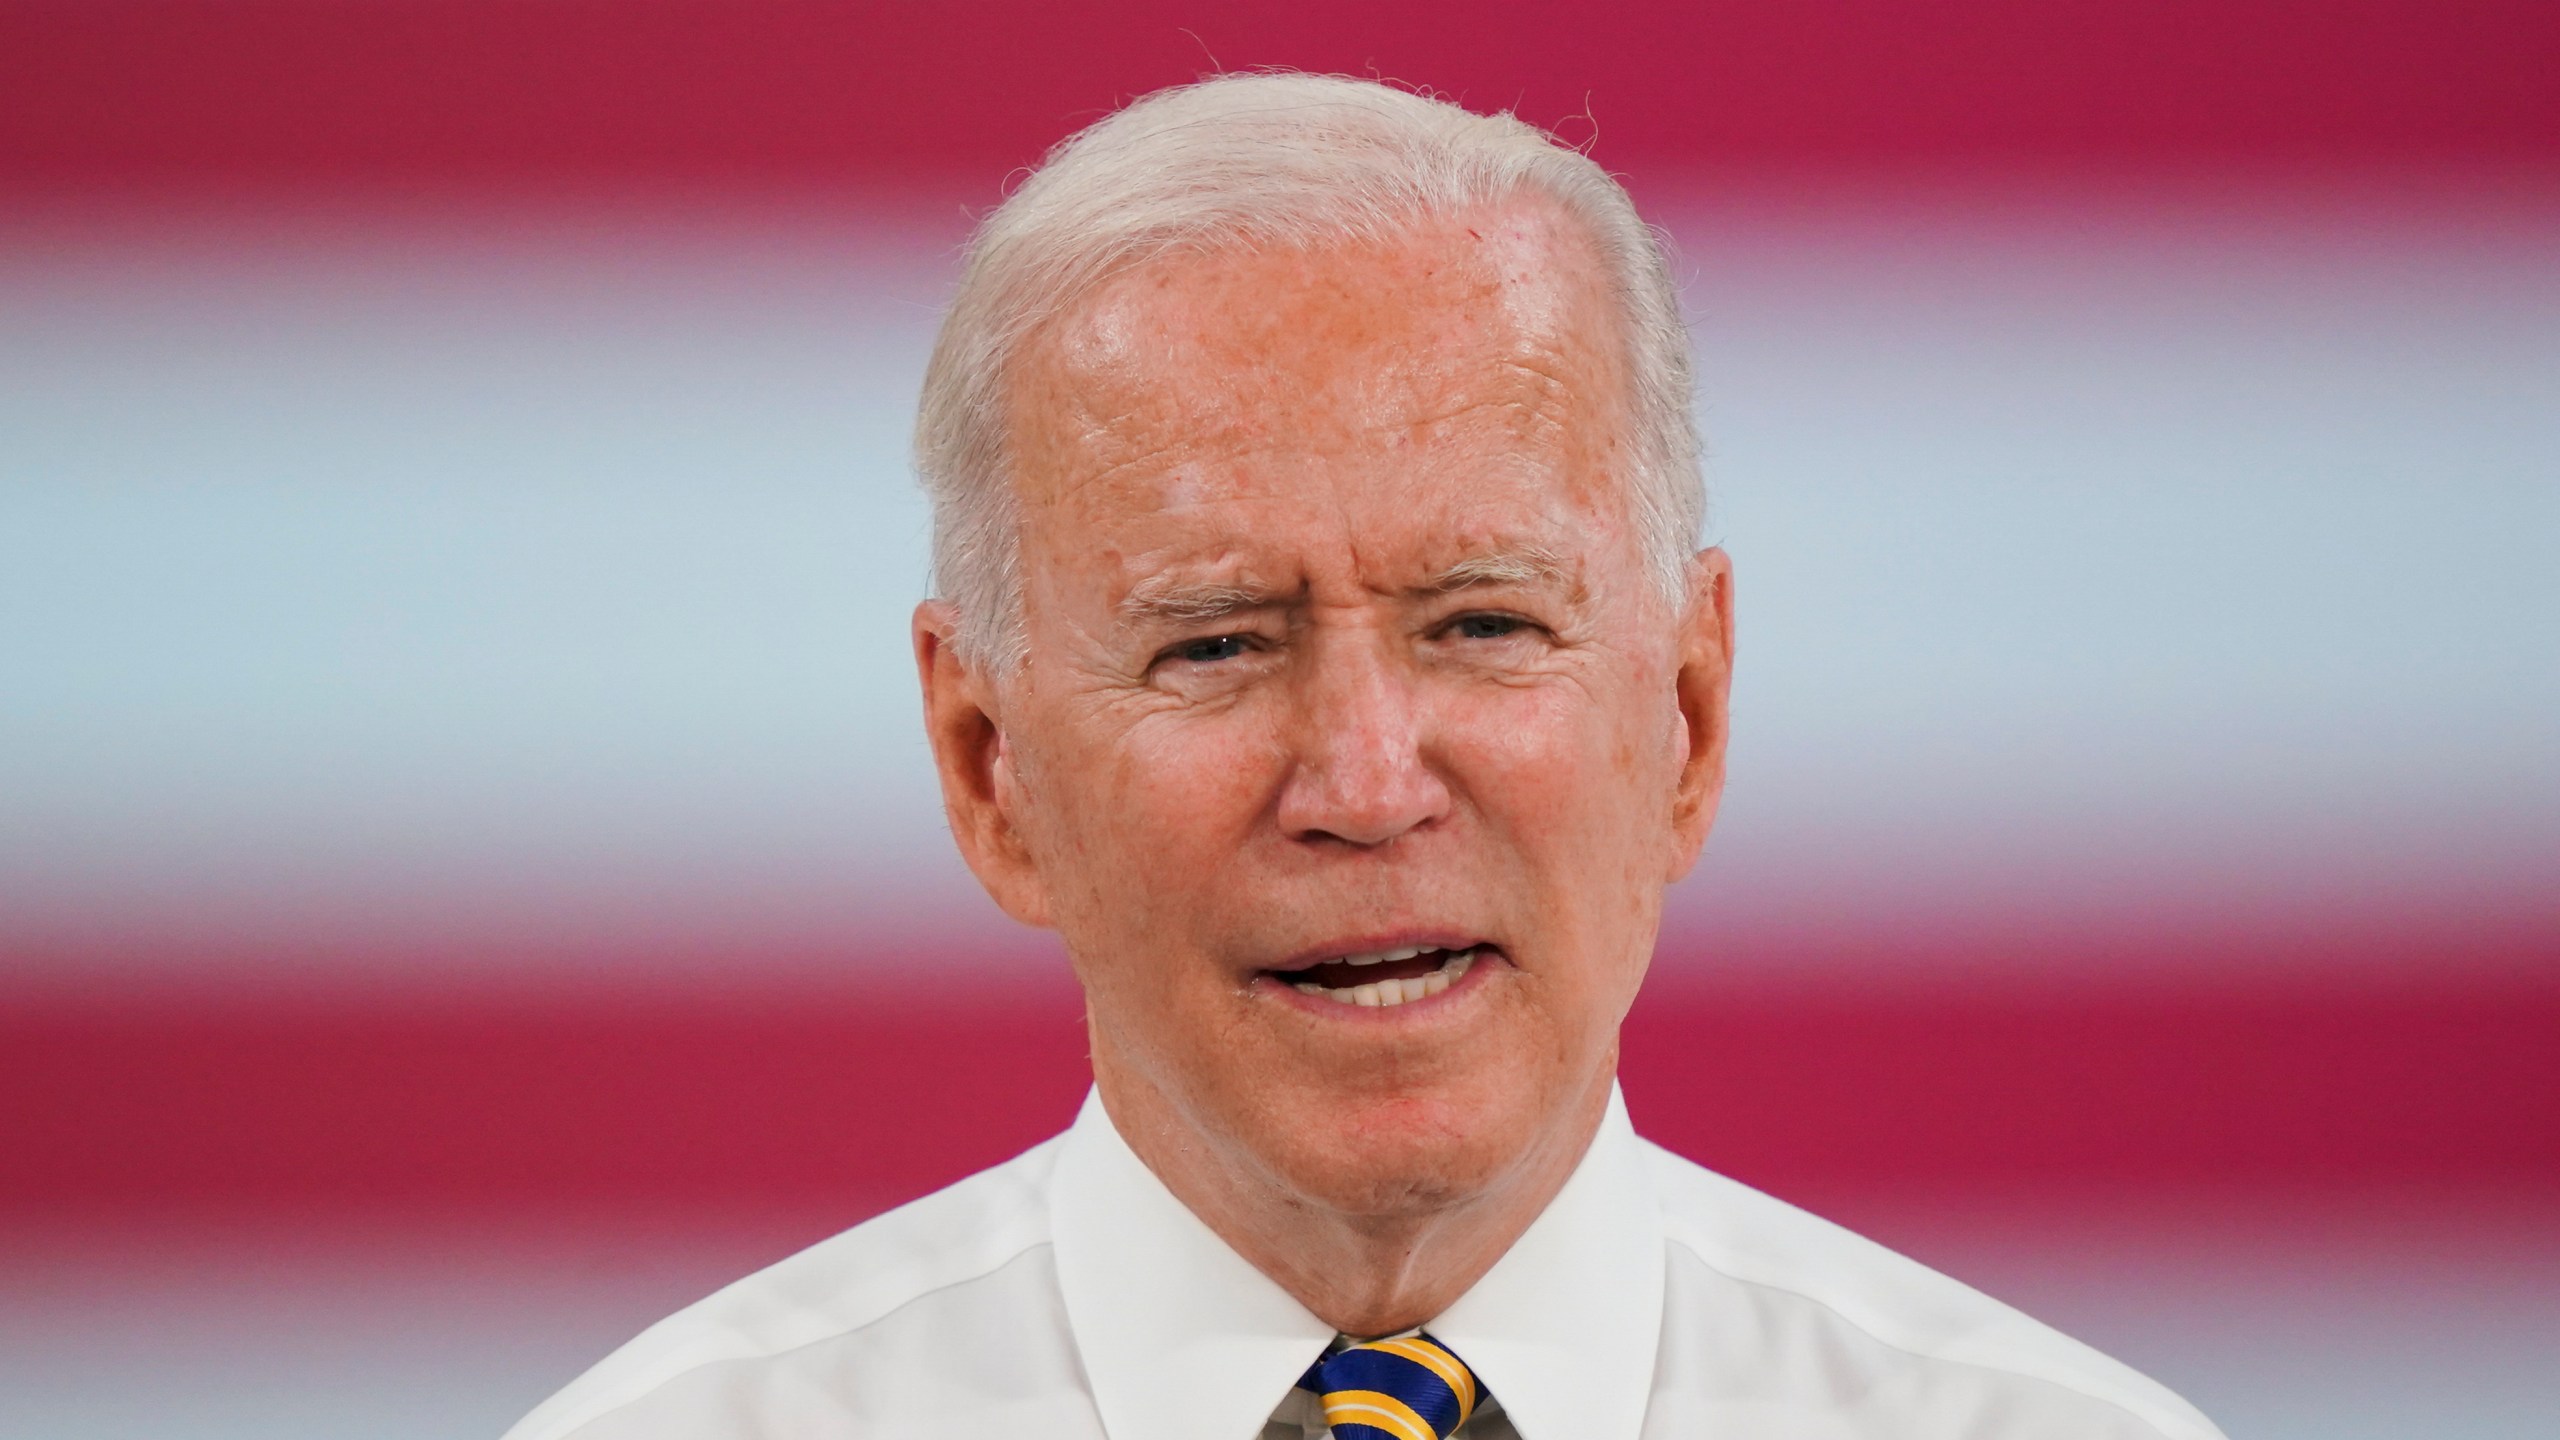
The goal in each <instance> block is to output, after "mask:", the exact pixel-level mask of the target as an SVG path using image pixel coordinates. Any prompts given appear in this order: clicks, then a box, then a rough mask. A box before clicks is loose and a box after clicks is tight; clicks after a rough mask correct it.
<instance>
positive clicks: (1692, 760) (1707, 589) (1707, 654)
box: [1664, 547, 1733, 880]
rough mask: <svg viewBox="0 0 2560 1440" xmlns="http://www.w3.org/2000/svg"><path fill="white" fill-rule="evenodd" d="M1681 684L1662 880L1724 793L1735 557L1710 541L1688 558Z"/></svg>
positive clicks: (1702, 839) (1687, 863) (1697, 842)
mask: <svg viewBox="0 0 2560 1440" xmlns="http://www.w3.org/2000/svg"><path fill="white" fill-rule="evenodd" d="M1673 684H1674V686H1675V688H1676V689H1677V690H1678V692H1679V699H1680V721H1681V734H1682V736H1683V739H1684V741H1685V743H1684V745H1683V747H1682V756H1681V762H1680V780H1679V786H1678V789H1677V790H1675V791H1674V792H1673V795H1672V803H1671V824H1672V835H1673V845H1672V861H1671V871H1670V873H1669V874H1668V875H1667V876H1665V877H1664V878H1665V879H1666V880H1677V879H1679V878H1680V877H1681V876H1683V875H1686V874H1688V873H1689V869H1690V867H1691V866H1693V865H1695V864H1697V863H1698V852H1699V851H1700V850H1702V849H1704V848H1705V846H1706V843H1707V831H1708V830H1709V829H1711V828H1712V827H1713V826H1714V825H1715V821H1716V806H1717V804H1718V802H1720V801H1721V800H1723V798H1724V746H1725V736H1726V734H1727V732H1728V731H1729V730H1730V728H1731V716H1732V695H1733V562H1732V561H1731V560H1730V559H1728V558H1727V557H1726V555H1725V553H1724V551H1722V550H1720V549H1716V548H1713V547H1709V548H1708V549H1705V550H1701V551H1699V552H1698V553H1697V554H1696V555H1694V556H1692V557H1690V560H1689V585H1688V605H1687V608H1686V609H1685V610H1684V611H1683V612H1682V614H1681V617H1680V673H1679V676H1678V678H1677V679H1676V680H1675V681H1674V682H1673Z"/></svg>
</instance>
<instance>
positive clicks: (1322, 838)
mask: <svg viewBox="0 0 2560 1440" xmlns="http://www.w3.org/2000/svg"><path fill="white" fill-rule="evenodd" d="M1008 381H1009V388H1010V398H1011V421H1012V430H1011V435H1012V437H1013V441H1014V454H1013V459H1014V468H1015V471H1016V475H1017V477H1018V478H1017V483H1018V486H1019V494H1020V499H1021V505H1022V515H1023V529H1022V546H1023V551H1022V575H1023V589H1024V626H1025V629H1024V634H1025V638H1026V640H1027V642H1028V655H1027V659H1026V660H1025V662H1024V663H1023V665H1022V666H1021V667H1020V668H1019V669H1017V670H1014V671H1011V672H1008V673H1004V674H1000V675H991V674H988V673H985V672H983V671H982V670H980V669H978V668H976V667H974V666H972V665H970V664H969V663H967V662H965V661H964V659H963V658H962V657H961V656H960V655H959V654H958V653H957V652H955V651H954V650H953V649H952V647H951V645H950V643H949V637H950V636H951V635H952V633H953V631H954V623H953V617H952V616H951V615H950V613H949V612H948V610H947V609H946V608H945V607H943V606H942V605H941V604H940V603H938V602H927V603H926V604H925V605H923V606H921V607H919V609H918V611H917V615H916V627H915V638H916V653H917V660H918V666H919V670H920V673H921V674H922V677H923V680H924V684H925V691H926V718H927V724H928V727H929V729H930V730H931V733H932V738H933V742H934V748H935V753H936V758H937V762H938V764H939V766H940V768H941V772H942V779H943V785H944V793H945V797H946V800H947V802H948V808H949V812H950V815H951V819H952V826H953V831H954V833H955V835H956V836H957V837H958V838H959V841H960V844H961V848H962V850H963V852H964V854H966V856H967V857H968V860H969V863H970V865H971V867H972V869H973V870H975V871H976V873H977V874H978V876H979V878H980V879H981V880H982V881H983V882H984V883H985V884H986V886H987V888H988V890H989V892H990V893H991V894H993V895H994V896H995V898H996V900H997V901H998V903H1000V904H1001V905H1003V906H1004V907H1005V909H1006V910H1007V911H1008V912H1010V913H1011V914H1013V915H1014V916H1015V917H1017V918H1019V919H1021V920H1024V921H1026V922H1028V923H1031V924H1035V925H1047V926H1054V927H1055V928H1056V929H1057V930H1058V931H1059V933H1060V934H1061V936H1062V937H1063V938H1064V939H1065V941H1066V944H1067V948H1068V951H1069V954H1070V955H1071V957H1072V959H1073V962H1074V964H1075V967H1076V973H1077V976H1078V978H1079V979H1080V981H1081V982H1082V983H1083V986H1084V988H1085V992H1086V996H1087V1008H1088V1015H1089V1022H1090V1026H1091V1031H1092V1044H1093V1059H1094V1071H1095V1078H1096V1083H1097V1085H1098V1086H1099V1087H1100V1090H1101V1094H1102V1098H1103V1102H1104V1104H1105V1105H1106V1106H1107V1107H1108V1109H1109V1110H1110V1112H1111V1115H1112V1118H1113V1119H1114V1121H1115V1122H1116V1123H1117V1124H1118V1126H1119V1128H1120V1129H1121V1131H1122V1132H1123V1133H1124V1134H1125V1135H1126V1136H1127V1137H1128V1138H1129V1142H1130V1144H1131V1145H1132V1147H1133V1148H1135V1149H1136V1150H1137V1152H1138V1153H1139V1155H1140V1156H1141V1157H1142V1158H1143V1159H1144V1160H1146V1162H1147V1163H1148V1165H1149V1166H1150V1167H1151V1168H1152V1169H1153V1170H1155V1172H1156V1173H1157V1174H1158V1175H1160V1176H1162V1177H1163V1178H1164V1180H1165V1183H1166V1184H1167V1185H1168V1186H1169V1187H1170V1188H1171V1189H1172V1190H1173V1191H1174V1193H1175V1194H1176V1195H1178V1196H1179V1197H1180V1198H1181V1199H1182V1200H1183V1201H1184V1202H1185V1203H1186V1204H1187V1205H1189V1206H1190V1207H1191V1209H1192V1210H1193V1211H1194V1212H1195V1213H1197V1214H1199V1215H1200V1216H1201V1217H1202V1218H1203V1219H1204V1220H1205V1221H1207V1222H1208V1223H1209V1224H1210V1226H1211V1227H1212V1228H1214V1229H1216V1230H1217V1231H1218V1232H1219V1233H1220V1234H1221V1235H1222V1236H1223V1237H1225V1238H1226V1240H1227V1241H1228V1242H1229V1243H1230V1244H1231V1245H1233V1246H1234V1247H1235V1248H1236V1249H1237V1250H1238V1251H1239V1252H1240V1253H1242V1254H1243V1255H1244V1256H1245V1257H1246V1258H1247V1259H1248V1260H1251V1261H1252V1262H1253V1263H1254V1264H1256V1265H1257V1266H1258V1267H1260V1268H1261V1269H1262V1270H1263V1271H1264V1272H1265V1273H1267V1274H1269V1275H1271V1276H1272V1277H1273V1278H1274V1279H1275V1280H1277V1281H1278V1282H1279V1283H1281V1284H1282V1285H1283V1286H1284V1287H1286V1288H1287V1289H1289V1290H1290V1292H1291V1293H1293V1294H1295V1295H1296V1296H1297V1297H1298V1298H1299V1299H1300V1300H1301V1301H1302V1302H1304V1303H1305V1304H1306V1305H1307V1306H1308V1308H1309V1309H1311V1310H1313V1311H1314V1312H1315V1313H1316V1314H1317V1315H1319V1316H1321V1317H1323V1318H1324V1319H1325V1320H1327V1321H1328V1322H1330V1323H1332V1324H1334V1325H1335V1326H1336V1327H1337V1328H1340V1329H1342V1330H1344V1331H1347V1332H1349V1333H1352V1334H1383V1333H1388V1332H1391V1331H1395V1330H1399V1329H1402V1328H1405V1327H1407V1326H1410V1325H1414V1324H1418V1323H1421V1322H1422V1321H1424V1320H1427V1319H1429V1318H1430V1317H1431V1316H1433V1315H1435V1314H1437V1313H1438V1312H1439V1311H1440V1310H1441V1309H1443V1308H1445V1307H1446V1306H1447V1305H1448V1304H1449V1303H1450V1302H1451V1301H1452V1300H1454V1299H1455V1298H1456V1297H1457V1296H1458V1295H1460V1294H1462V1293H1464V1292H1465V1290H1466V1288H1467V1287H1468V1286H1469V1285H1471V1284H1473V1283H1474V1281H1475V1280H1476V1279H1477V1278H1478V1277H1480V1276H1481V1275H1482V1274H1483V1272H1484V1271H1485V1269H1486V1268H1488V1267H1489V1266H1490V1265H1491V1264H1492V1263H1493V1261H1494V1260H1496V1259H1498V1258H1499V1257H1500V1256H1501V1254H1502V1253H1503V1251H1505V1250H1507V1249H1508V1248H1509V1247H1510V1245H1511V1243H1512V1241H1513V1240H1515V1239H1516V1238H1517V1237H1518V1236H1519V1234H1520V1232H1521V1231H1522V1230H1523V1229H1525V1228H1526V1227H1527V1225H1528V1223H1529V1222H1530V1221H1531V1220H1532V1219H1534V1218H1535V1217H1536V1215H1537V1214H1538V1212H1539V1211H1540V1210H1542V1209H1543V1208H1544V1207H1545V1205H1546V1203H1547V1201H1548V1200H1549V1199H1550V1198H1552V1196H1553V1195H1554V1193H1555V1191H1556V1189H1557V1188H1558V1187H1559V1186H1560V1185H1562V1183H1563V1181H1564V1179H1565V1177H1566V1176H1567V1175H1568V1174H1569V1173H1570V1172H1571V1170H1572V1167H1573V1165H1574V1164H1575V1163H1576V1162H1577V1161H1578V1160H1579V1159H1580V1157H1581V1154H1582V1151H1583V1149H1584V1148H1585V1147H1586V1146H1587V1144H1588V1143H1589V1140H1590V1137H1591V1134H1592V1132H1593V1130H1594V1128H1595V1127H1596V1126H1597V1124H1598V1121H1599V1117H1600V1114H1601V1112H1602V1110H1603V1108H1604V1107H1605V1105H1606V1101H1607V1096H1608V1087H1609V1082H1610V1079H1611V1077H1612V1075H1613V1074H1614V1072H1615V1067H1616V1060H1617V1032H1618V1025H1619V1022H1620V1020H1621V1019H1622V1018H1623V1017H1624V1016H1625V1014H1626V1010H1627V1007H1628V1006H1629V1004H1630V1003H1632V1001H1633V1000H1634V998H1635V993H1636V988H1637V986H1638V984H1639V982H1640V981H1641V980H1642V978H1643V975H1644V971H1645V967H1646V965H1647V962H1648V960H1649V958H1650V956H1651V953H1652V948H1653V942H1654V933H1655V928H1656V925H1657V922H1658V920H1659V917H1660V911H1661V900H1662V890H1663V887H1664V885H1666V884H1667V883H1668V882H1669V881H1671V880H1672V879H1675V878H1677V877H1678V876H1679V875H1680V874H1681V873H1683V872H1684V871H1685V870H1686V869H1687V868H1688V867H1689V865H1690V864H1691V863H1692V862H1693V861H1694V860H1695V858H1696V856H1697V853H1698V849H1699V847H1700V845H1701V844H1702V843H1703V842H1704V840H1705V837H1706V832H1707V828H1708V826H1709V824H1710V823H1711V821H1712V819H1713V815H1714V811H1715V804H1716V800H1717V797H1718V795H1719V793H1720V791H1721V787H1722V783H1723V757H1724V737H1725V698H1726V681H1727V673H1728V665H1729V657H1730V654H1731V605H1730V582H1729V578H1728V571H1727V568H1726V565H1725V561H1724V557H1723V556H1722V555H1721V554H1720V553H1719V552H1716V551H1712V550H1710V551H1706V552H1703V553H1701V554H1700V555H1699V556H1697V557H1696V558H1695V559H1694V560H1693V562H1692V563H1691V565H1690V567H1689V586H1688V595H1687V598H1686V601H1685V603H1684V604H1674V603H1672V602H1671V601H1669V600H1668V599H1666V598H1665V597H1664V596H1663V595H1662V594H1661V593H1660V591H1659V590H1658V589H1657V588H1656V586H1655V585H1654V583H1653V582H1652V581H1651V579H1650V578H1649V576H1648V574H1647V572H1646V568H1645V564H1644V557H1643V555H1642V553H1641V551H1640V549H1639V545H1638V540H1637V534H1636V530H1635V527H1634V524H1633V521H1632V518H1631V516H1630V514H1629V512H1628V508H1627V497H1626V490H1625V487H1624V484H1623V481H1622V478H1621V473H1620V470H1619V468H1618V467H1619V466H1620V464H1621V460H1622V455H1623V436H1624V429H1625V426H1624V406H1625V398H1624V397H1625V392H1626V381H1625V375H1624V358H1623V350H1622V344H1621V342H1620V340H1619V337H1618V331H1617V321H1616V314H1615V309H1614V302H1613V301H1612V300H1611V299H1610V297H1609V292H1608V289H1607V286H1606V283H1605V278H1604V274H1603V271H1602V270H1601V268H1600V266H1599V264H1598V262H1597V260H1596V259H1595V257H1594V255H1593V253H1592V250H1591V247H1590V245H1589V243H1588V242H1587V240H1585V239H1584V237H1583V236H1582V235H1581V234H1580V232H1579V231H1578V230H1576V229H1575V228H1574V227H1573V225H1572V224H1571V222H1569V221H1567V220H1565V219H1563V218H1562V217H1560V216H1559V215H1557V214H1556V213H1555V212H1553V211H1552V209H1551V208H1549V207H1547V206H1545V205H1543V204H1540V203H1536V202H1525V201H1524V202H1517V203H1512V204H1507V205H1503V206H1498V207H1491V208H1488V209H1485V210H1482V211H1477V212H1471V213H1467V214H1462V215H1458V216H1454V217H1449V218H1448V219H1445V220H1435V221H1424V222H1417V224H1416V225H1415V226H1414V227H1413V228H1412V229H1411V230H1410V231H1409V232H1408V233H1406V234H1404V235H1402V236H1399V237H1397V238H1396V239H1394V240H1393V241H1392V242H1391V243H1383V244H1369V245H1357V246H1352V245H1346V246H1337V247H1332V248H1327V249H1323V250H1317V251H1298V250H1272V249H1263V250H1252V249H1246V248H1242V247H1237V248H1231V249H1224V250H1216V251H1212V252H1211V253H1209V254H1206V255H1197V254H1195V255H1181V256H1172V257H1166V258H1164V259H1160V260H1158V261H1156V262H1154V263H1151V264H1149V265H1146V266H1143V267H1140V268H1138V269H1136V270H1133V271H1130V272H1128V273H1126V274H1123V275H1121V276H1119V277H1117V278H1116V279H1114V280H1112V281H1110V282H1107V283H1106V284H1105V285H1104V286H1102V287H1101V288H1100V289H1099V290H1097V291H1096V292H1095V293H1093V294H1091V295H1089V296H1087V297H1085V298H1084V299H1083V300H1082V301H1081V303H1079V304H1078V305H1076V306H1075V307H1073V308H1072V309H1071V310H1070V312H1069V313H1067V314H1066V315H1065V316H1064V317H1062V318H1061V319H1060V320H1059V321H1058V322H1056V323H1054V324H1052V325H1051V326H1050V327H1049V328H1048V329H1046V330H1045V331H1043V332H1042V333H1041V334H1039V335H1037V336H1036V337H1034V339H1033V341H1032V343H1031V344H1030V345H1029V346H1028V347H1026V350H1025V351H1024V353H1023V355H1022V356H1021V357H1020V359H1019V361H1018V363H1017V365H1016V367H1015V369H1014V371H1013V372H1012V373H1011V374H1010V375H1009V376H1008ZM1520 554H1533V555H1536V556H1539V557H1543V559H1544V561H1545V562H1546V563H1545V564H1543V565H1542V566H1540V567H1538V568H1539V569H1540V570H1541V572H1542V573H1539V574H1536V575H1533V576H1528V577H1520V576H1512V577H1509V578H1498V579H1495V580H1491V581H1487V582H1482V583H1474V584H1469V585H1466V586H1464V587H1463V588H1459V589H1455V590H1442V589H1438V588H1434V587H1433V585H1432V583H1431V582H1432V580H1433V577H1436V576H1441V575H1443V574H1444V573H1445V572H1448V571H1449V570H1450V568H1451V567H1452V566H1456V565H1459V564H1460V563H1461V562H1466V561H1470V560H1478V559H1482V558H1484V557H1488V556H1501V555H1520ZM1164 587H1176V588H1180V587H1191V588H1190V589H1188V590H1184V591H1183V593H1186V594H1195V595H1196V594H1199V593H1207V592H1204V591H1203V590H1202V588H1201V587H1213V588H1214V593H1217V594H1221V595H1237V594H1241V595H1242V596H1244V597H1245V601H1244V603H1241V604H1240V608H1234V609H1232V610H1231V611H1229V612H1227V613H1221V614H1216V615H1210V616H1205V617H1202V616H1194V615H1190V614H1187V613H1167V612H1165V611H1162V610H1151V609H1148V608H1146V607H1145V606H1144V605H1143V604H1139V603H1138V602H1137V601H1136V600H1133V597H1140V598H1141V599H1142V598H1143V597H1145V596H1147V595H1150V594H1158V593H1163V591H1164ZM1229 603H1231V604H1232V603H1237V602H1233V601H1230V602H1229ZM1133 606H1134V607H1135V608H1133ZM1172 610H1173V611H1174V612H1181V607H1180V606H1174V607H1172ZM1421 932H1430V933H1447V934H1451V935H1460V936H1465V937H1470V938H1473V939H1476V940H1481V941H1484V942H1487V943H1489V944H1491V945H1494V946H1496V947H1498V948H1499V956H1498V958H1493V959H1489V960H1486V961H1484V962H1481V963H1479V965H1478V966H1477V967H1476V970H1475V972H1474V973H1473V974H1471V975H1470V976H1469V977H1468V980H1467V982H1466V983H1464V984H1463V985H1461V986H1459V987H1457V988H1454V989H1452V990H1451V991H1450V992H1449V993H1447V994H1446V995H1442V996H1438V997H1435V998H1433V999H1432V1000H1429V1001H1427V1002H1423V1003H1420V1004H1416V1005H1408V1006H1405V1007H1401V1008H1395V1009H1354V1008H1352V1007H1345V1006H1335V1005H1333V1004H1332V1003H1331V1002H1329V1001H1321V1000H1310V999H1309V998H1308V997H1304V996H1301V995H1299V994H1297V993H1296V992H1294V991H1292V990H1290V989H1289V988H1288V987H1287V985H1286V984H1285V983H1284V982H1282V981H1281V980H1279V979H1276V978H1275V977H1274V976H1272V975H1271V974H1269V973H1267V972H1268V970H1269V968H1270V967H1273V966H1277V965H1283V964H1285V963H1288V962H1290V961H1292V960H1293V959H1301V960H1302V959H1304V958H1305V957H1307V956H1309V955H1313V954H1319V953H1321V954H1340V953H1343V949H1344V948H1348V942H1350V941H1354V940H1358V939H1361V938H1364V937H1379V936H1387V935H1402V934H1410V933H1421ZM1328 947H1335V948H1328Z"/></svg>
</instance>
